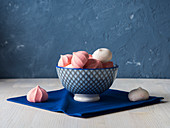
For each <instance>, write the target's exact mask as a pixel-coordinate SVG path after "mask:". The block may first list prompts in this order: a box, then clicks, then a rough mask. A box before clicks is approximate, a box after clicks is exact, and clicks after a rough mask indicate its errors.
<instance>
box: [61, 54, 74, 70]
mask: <svg viewBox="0 0 170 128" xmlns="http://www.w3.org/2000/svg"><path fill="white" fill-rule="evenodd" d="M72 56H73V55H71V54H66V55H61V57H60V60H59V61H58V66H60V67H65V66H67V65H69V64H71V59H72Z"/></svg>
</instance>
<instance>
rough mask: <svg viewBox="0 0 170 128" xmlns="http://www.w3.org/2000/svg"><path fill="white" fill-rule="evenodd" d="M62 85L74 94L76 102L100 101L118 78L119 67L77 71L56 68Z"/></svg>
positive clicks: (74, 69)
mask: <svg viewBox="0 0 170 128" xmlns="http://www.w3.org/2000/svg"><path fill="white" fill-rule="evenodd" d="M56 70H57V74H58V77H59V79H60V81H61V83H62V85H63V86H64V87H65V88H66V89H67V90H68V91H69V92H71V93H72V94H74V100H76V101H80V102H93V101H98V100H100V96H99V94H101V93H103V92H104V91H106V90H107V89H109V88H110V86H111V85H112V84H113V82H114V80H115V79H116V76H117V71H118V65H115V66H114V67H112V68H100V69H76V68H65V67H59V66H56Z"/></svg>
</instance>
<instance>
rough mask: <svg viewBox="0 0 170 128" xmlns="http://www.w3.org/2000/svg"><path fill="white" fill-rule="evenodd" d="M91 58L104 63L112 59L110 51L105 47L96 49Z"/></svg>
mask: <svg viewBox="0 0 170 128" xmlns="http://www.w3.org/2000/svg"><path fill="white" fill-rule="evenodd" d="M92 56H93V59H97V60H99V61H101V62H103V63H106V62H108V61H110V60H111V59H112V52H111V51H110V50H109V49H107V48H100V49H97V50H96V51H95V52H94V53H93V54H92Z"/></svg>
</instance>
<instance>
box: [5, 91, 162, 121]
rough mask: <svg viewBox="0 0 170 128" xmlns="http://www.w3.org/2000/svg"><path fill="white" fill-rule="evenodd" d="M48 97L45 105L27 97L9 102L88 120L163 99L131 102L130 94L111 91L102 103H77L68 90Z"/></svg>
mask: <svg viewBox="0 0 170 128" xmlns="http://www.w3.org/2000/svg"><path fill="white" fill-rule="evenodd" d="M48 95H49V98H48V101H46V102H43V103H31V102H29V101H27V99H26V96H21V97H15V98H9V99H7V100H8V101H11V102H16V103H20V104H24V105H28V106H32V107H36V108H40V109H45V110H49V111H54V112H64V113H65V114H67V115H70V116H77V117H84V118H86V117H94V116H98V115H103V114H108V113H112V112H117V111H122V110H127V109H132V108H136V107H141V106H145V105H150V104H155V103H158V102H160V101H161V99H163V97H154V96H151V97H150V98H149V99H148V100H144V101H137V102H131V101H129V99H128V92H124V91H118V90H111V89H109V90H107V91H105V92H104V93H102V94H101V95H100V98H101V99H100V101H97V102H90V103H87V102H78V101H75V100H74V99H73V94H71V93H70V92H68V91H67V90H66V89H61V90H57V91H51V92H48Z"/></svg>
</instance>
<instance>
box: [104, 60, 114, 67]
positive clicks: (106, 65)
mask: <svg viewBox="0 0 170 128" xmlns="http://www.w3.org/2000/svg"><path fill="white" fill-rule="evenodd" d="M112 67H113V62H112V61H109V62H106V63H103V68H112Z"/></svg>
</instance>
